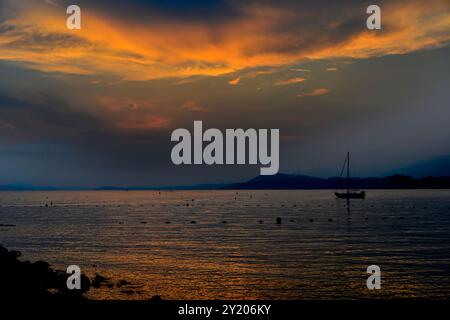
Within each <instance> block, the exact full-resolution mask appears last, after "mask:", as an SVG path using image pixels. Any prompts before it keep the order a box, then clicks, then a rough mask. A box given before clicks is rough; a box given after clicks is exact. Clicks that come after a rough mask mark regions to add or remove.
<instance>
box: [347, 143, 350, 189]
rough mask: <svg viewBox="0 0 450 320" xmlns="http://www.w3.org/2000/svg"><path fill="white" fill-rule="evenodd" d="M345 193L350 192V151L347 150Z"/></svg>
mask: <svg viewBox="0 0 450 320" xmlns="http://www.w3.org/2000/svg"><path fill="white" fill-rule="evenodd" d="M347 194H350V152H348V151H347Z"/></svg>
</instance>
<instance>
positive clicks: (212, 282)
mask: <svg viewBox="0 0 450 320" xmlns="http://www.w3.org/2000/svg"><path fill="white" fill-rule="evenodd" d="M449 195H450V191H445V190H440V191H436V190H434V191H433V192H427V191H389V192H387V191H386V192H385V191H371V192H370V194H369V198H368V199H367V200H365V201H355V202H353V203H351V210H350V212H347V209H346V207H345V203H342V202H339V201H336V200H335V199H333V197H332V193H331V192H330V191H239V192H236V191H204V192H203V191H183V192H169V191H165V192H161V193H159V192H155V191H145V192H144V191H142V192H141V191H139V192H138V191H133V192H119V191H115V192H20V193H9V192H8V193H0V200H1V204H2V207H1V220H0V223H12V224H15V225H16V227H15V228H1V229H0V238H1V239H2V241H1V242H2V243H3V244H4V245H5V246H6V247H8V248H10V249H17V250H21V251H22V252H23V254H24V258H26V259H30V260H39V259H42V260H46V261H48V262H50V263H51V264H53V265H54V266H55V267H57V268H60V269H65V267H67V265H69V264H77V265H79V266H80V267H81V269H82V270H83V271H84V272H85V273H87V274H88V276H90V277H94V276H95V274H96V273H98V274H101V275H103V276H105V277H107V278H109V279H110V281H111V283H112V285H113V286H112V288H109V287H106V286H103V287H100V288H98V289H92V290H91V291H90V292H89V293H88V294H87V296H88V297H90V298H93V299H148V298H150V297H152V296H154V295H160V296H161V297H163V298H165V299H358V298H400V297H401V298H403V297H432V298H448V297H449V296H450V277H449V275H450V271H449V270H450V267H449V266H450V241H449V240H450V236H449V235H450V233H449V231H450V200H449V199H450V197H449ZM235 197H236V200H235ZM46 203H47V204H50V203H53V205H49V206H48V207H46V206H45V204H46ZM277 217H281V218H282V224H281V225H277V224H276V222H275V221H276V218H277ZM371 264H377V265H379V266H380V267H381V269H382V290H379V291H377V290H374V291H369V290H367V288H366V278H367V276H368V275H367V274H366V268H367V266H368V265H371ZM120 280H126V281H127V282H123V283H120Z"/></svg>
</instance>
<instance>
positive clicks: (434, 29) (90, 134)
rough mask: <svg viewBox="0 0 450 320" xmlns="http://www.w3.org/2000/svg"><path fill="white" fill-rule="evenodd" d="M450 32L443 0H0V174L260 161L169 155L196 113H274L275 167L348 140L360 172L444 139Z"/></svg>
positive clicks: (215, 118) (76, 174) (270, 121)
mask: <svg viewBox="0 0 450 320" xmlns="http://www.w3.org/2000/svg"><path fill="white" fill-rule="evenodd" d="M70 4H77V5H79V6H80V7H81V15H82V29H81V30H68V29H67V28H66V18H67V14H66V8H67V6H68V5H70ZM370 4H378V5H379V6H380V7H381V10H382V29H381V30H368V29H367V28H366V19H367V17H368V15H367V14H366V8H367V6H368V5H370ZM449 44H450V2H449V1H448V0H442V1H441V0H430V1H414V0H412V1H400V0H392V1H376V2H373V1H369V2H368V1H356V0H355V1H338V0H326V1H302V0H297V1H294V0H292V1H269V0H267V1H225V0H224V1H205V0H200V1H181V0H178V1H170V0H169V1H162V0H158V1H144V0H128V1H106V0H95V1H87V0H77V1H63V0H32V1H31V0H20V1H18V0H0V151H1V152H0V185H1V184H10V183H31V184H36V185H53V186H102V185H117V186H157V185H189V184H195V183H222V182H234V181H240V180H244V179H248V178H251V177H254V176H256V175H258V174H259V166H228V167H226V166H221V167H220V166H213V167H207V166H195V167H194V166H174V165H173V164H172V163H171V160H170V150H171V148H172V146H173V143H171V142H170V133H171V132H172V131H173V130H174V129H176V128H180V127H184V128H187V129H189V130H191V131H192V127H193V121H194V120H203V125H204V127H205V128H212V127H213V128H221V129H224V128H268V129H270V128H279V129H280V139H281V141H280V171H281V172H284V173H301V174H309V175H318V176H333V175H337V174H338V173H339V169H340V166H341V165H342V162H343V160H344V157H345V153H346V151H347V150H350V151H351V152H352V158H353V159H354V166H353V170H354V174H355V175H358V176H379V175H384V174H386V173H387V172H392V171H393V170H394V171H395V169H396V168H402V167H405V166H408V165H411V164H414V163H417V162H420V161H424V160H429V159H434V158H437V157H440V156H445V155H450V139H449V137H450V125H449V120H450V90H449V87H450V72H449V71H450V59H449V58H450V46H449Z"/></svg>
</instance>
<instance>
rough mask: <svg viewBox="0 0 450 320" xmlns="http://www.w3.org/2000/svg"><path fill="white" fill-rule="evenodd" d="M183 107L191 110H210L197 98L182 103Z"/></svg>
mask: <svg viewBox="0 0 450 320" xmlns="http://www.w3.org/2000/svg"><path fill="white" fill-rule="evenodd" d="M182 108H183V109H186V110H189V111H194V112H207V111H208V109H206V108H205V107H203V106H202V105H201V104H200V103H198V102H197V101H195V100H189V101H186V102H185V103H184V104H183V105H182Z"/></svg>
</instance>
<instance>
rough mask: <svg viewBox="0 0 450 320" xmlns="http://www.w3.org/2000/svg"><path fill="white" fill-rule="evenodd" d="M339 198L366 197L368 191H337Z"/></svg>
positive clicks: (336, 194)
mask: <svg viewBox="0 0 450 320" xmlns="http://www.w3.org/2000/svg"><path fill="white" fill-rule="evenodd" d="M334 194H335V196H336V198H337V199H365V198H366V193H365V192H364V191H357V192H335V193H334Z"/></svg>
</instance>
